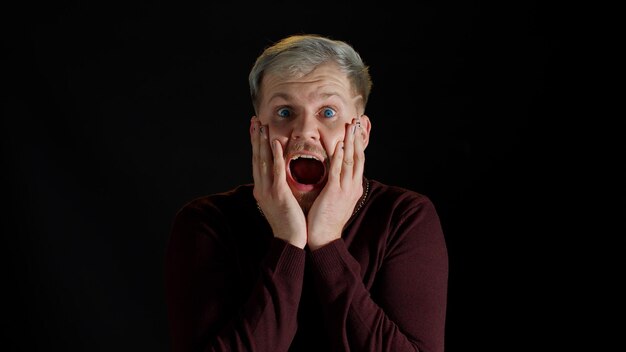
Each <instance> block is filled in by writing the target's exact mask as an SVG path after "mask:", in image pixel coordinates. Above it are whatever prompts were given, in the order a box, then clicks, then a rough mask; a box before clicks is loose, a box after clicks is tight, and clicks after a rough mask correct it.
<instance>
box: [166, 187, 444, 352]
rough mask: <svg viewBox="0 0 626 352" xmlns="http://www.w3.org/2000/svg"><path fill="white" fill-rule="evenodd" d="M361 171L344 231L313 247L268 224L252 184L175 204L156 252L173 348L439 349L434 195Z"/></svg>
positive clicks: (440, 278) (439, 264)
mask: <svg viewBox="0 0 626 352" xmlns="http://www.w3.org/2000/svg"><path fill="white" fill-rule="evenodd" d="M367 182H369V187H368V188H369V189H368V191H367V194H366V197H365V198H364V199H362V200H363V202H362V207H360V208H359V209H358V210H357V212H356V213H355V214H354V215H353V216H352V218H351V219H350V220H349V221H348V223H347V224H346V226H345V228H344V231H343V234H342V238H340V239H337V240H335V241H333V242H331V243H329V244H327V245H325V246H323V247H321V248H319V249H317V250H314V251H310V250H309V249H308V247H305V249H301V248H298V247H295V246H293V245H291V244H289V243H287V242H285V241H283V240H280V239H277V238H275V237H274V236H273V234H272V231H271V228H270V226H269V224H268V223H267V221H266V220H265V218H264V217H263V215H262V213H261V212H260V211H259V209H258V208H257V205H256V201H255V199H254V197H253V195H252V190H253V186H252V185H250V184H247V185H241V186H238V187H236V188H234V189H232V190H230V191H227V192H224V193H219V194H213V195H209V196H204V197H200V198H197V199H194V200H192V201H191V202H189V203H187V204H186V205H184V206H183V207H182V208H181V209H180V210H179V212H178V213H177V214H176V216H175V219H174V222H173V226H172V230H171V236H170V239H169V242H168V247H167V252H166V260H165V289H166V297H167V308H168V320H169V329H170V330H169V331H170V337H171V344H172V351H174V352H183V351H268V352H278V351H358V352H360V351H394V352H401V351H420V352H443V351H444V330H445V316H446V300H447V284H448V254H447V249H446V244H445V238H444V235H443V231H442V228H441V224H440V221H439V217H438V215H437V212H436V210H435V207H434V205H433V204H432V202H431V201H430V200H429V198H428V197H426V196H424V195H421V194H419V193H416V192H414V191H411V190H407V189H404V188H400V187H396V186H389V185H385V184H383V183H380V182H378V181H375V180H368V181H367Z"/></svg>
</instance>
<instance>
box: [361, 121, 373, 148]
mask: <svg viewBox="0 0 626 352" xmlns="http://www.w3.org/2000/svg"><path fill="white" fill-rule="evenodd" d="M359 121H361V137H362V138H363V149H365V148H367V145H368V144H369V141H370V131H371V130H372V122H371V121H370V118H369V117H368V116H367V115H361V117H360V118H359Z"/></svg>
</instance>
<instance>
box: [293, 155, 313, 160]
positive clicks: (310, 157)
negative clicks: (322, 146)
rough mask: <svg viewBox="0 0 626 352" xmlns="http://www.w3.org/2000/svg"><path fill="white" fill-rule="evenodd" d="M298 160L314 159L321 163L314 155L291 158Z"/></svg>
mask: <svg viewBox="0 0 626 352" xmlns="http://www.w3.org/2000/svg"><path fill="white" fill-rule="evenodd" d="M298 158H304V159H313V160H317V161H319V159H318V158H316V157H314V156H313V155H296V156H294V157H293V158H291V160H296V159H298Z"/></svg>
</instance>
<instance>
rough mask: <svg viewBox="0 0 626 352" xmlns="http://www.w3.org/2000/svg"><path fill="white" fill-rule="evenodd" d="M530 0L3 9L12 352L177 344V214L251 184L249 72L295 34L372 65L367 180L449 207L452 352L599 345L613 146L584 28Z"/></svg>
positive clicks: (616, 196) (607, 285)
mask: <svg viewBox="0 0 626 352" xmlns="http://www.w3.org/2000/svg"><path fill="white" fill-rule="evenodd" d="M542 4H543V2H537V3H534V2H521V3H519V2H518V3H511V2H506V1H503V2H494V3H486V2H481V1H475V2H465V1H461V2H449V1H444V2H416V3H414V4H412V5H411V7H408V5H406V4H405V5H398V4H395V3H393V2H388V1H385V2H380V1H375V2H372V3H371V4H369V5H366V4H360V3H356V2H355V3H349V2H347V3H344V2H334V3H319V2H316V3H301V4H295V3H292V2H287V1H278V2H273V3H269V2H266V3H261V2H256V3H253V4H244V3H236V2H228V3H227V4H215V3H213V2H208V1H207V2H205V3H200V2H194V3H187V2H171V3H167V2H149V1H145V2H126V3H123V4H113V3H111V2H103V3H101V4H97V3H95V2H90V3H87V2H84V3H81V2H68V3H59V2H50V3H46V4H35V3H30V4H23V5H21V6H19V7H14V8H8V9H6V10H5V11H4V13H3V15H2V17H3V20H4V21H3V23H4V25H5V26H4V30H3V32H4V33H3V41H4V43H3V47H4V48H5V50H6V49H8V50H6V51H5V54H4V55H3V61H4V64H3V66H4V67H3V70H4V71H5V75H4V79H3V83H4V84H3V85H4V86H5V93H3V112H2V114H3V115H2V125H1V133H2V168H3V170H4V171H2V184H3V189H4V190H3V200H4V202H3V203H4V205H5V210H4V212H3V220H2V232H3V235H2V237H3V239H4V241H3V242H5V243H4V245H3V249H4V251H3V252H4V255H3V261H4V263H3V264H4V268H6V269H7V274H6V275H5V276H4V279H3V280H2V281H4V289H3V290H4V291H5V293H8V295H5V298H4V299H3V302H4V306H5V308H4V310H5V314H4V317H5V319H3V320H4V322H5V327H4V328H3V330H4V331H5V333H8V335H9V337H8V338H7V339H5V342H4V343H3V345H4V347H6V348H3V350H6V351H40V350H42V351H43V350H49V349H52V350H64V351H126V350H128V351H131V350H133V351H136V350H141V351H167V350H168V343H169V338H168V335H167V329H166V324H167V323H166V315H165V306H164V292H163V282H162V265H163V257H164V251H165V245H166V241H167V236H168V232H169V226H170V224H171V221H172V219H173V216H174V214H175V212H176V211H177V210H178V209H179V208H180V207H181V206H182V205H183V204H184V203H185V202H187V201H189V200H191V199H192V198H195V197H198V196H201V195H205V194H208V193H213V192H218V191H223V190H226V189H229V188H232V187H234V186H235V185H237V184H239V183H244V182H251V180H252V177H251V171H250V147H249V136H248V127H249V118H250V116H251V115H252V107H251V104H250V101H249V93H248V85H247V75H248V71H249V69H250V68H251V66H252V64H253V62H254V59H255V58H256V56H257V55H258V54H259V53H260V52H261V50H262V49H263V48H264V47H265V46H267V45H269V44H271V43H272V42H273V41H276V40H278V39H280V38H282V37H283V36H285V35H288V34H293V33H305V32H310V33H319V34H325V35H329V36H331V37H334V38H336V39H342V40H345V41H347V42H349V43H351V44H352V45H353V46H354V47H355V48H356V49H357V50H358V51H359V52H360V53H361V55H362V57H363V59H364V60H365V62H366V63H367V64H368V65H370V67H371V73H372V76H373V81H374V87H373V91H372V95H371V98H370V105H369V106H368V109H367V114H368V115H369V116H370V119H371V121H372V124H373V128H372V134H371V142H370V145H369V147H368V149H367V151H366V155H367V163H366V176H367V177H369V178H373V179H377V180H379V181H382V182H384V183H389V184H397V185H401V186H404V187H407V188H411V189H414V190H417V191H419V192H421V193H424V194H426V195H428V196H429V197H430V198H431V199H432V200H433V201H434V202H435V205H436V206H437V208H438V210H439V212H440V216H441V219H442V224H443V226H444V230H445V233H446V239H447V242H448V248H449V254H450V265H451V271H450V286H449V288H450V291H449V307H448V327H447V339H446V341H447V352H457V351H466V350H467V349H468V348H470V349H471V350H476V351H515V350H520V351H521V350H546V351H553V350H559V349H560V348H563V347H564V346H566V345H568V346H575V347H581V348H582V346H585V345H586V344H588V343H589V344H593V345H595V346H596V347H597V346H598V345H599V344H602V343H605V342H606V341H608V340H609V339H610V337H612V336H613V335H614V334H613V332H615V331H616V330H614V329H616V325H615V324H613V323H611V324H608V325H609V326H612V327H613V328H609V327H608V326H607V320H606V319H605V318H604V315H605V314H606V313H608V314H616V315H617V313H616V308H617V305H611V304H606V303H607V302H609V301H610V298H613V297H614V294H613V293H611V292H613V291H611V289H614V287H612V286H613V283H615V282H616V281H619V280H614V276H612V272H613V270H614V268H615V267H616V266H617V263H618V262H619V263H622V262H623V260H622V257H623V255H617V254H616V252H615V250H619V251H620V252H623V249H624V248H623V235H624V233H626V231H624V198H623V190H624V187H623V186H624V182H623V181H624V176H623V173H622V172H621V171H619V170H621V166H622V164H623V161H624V158H623V156H624V155H623V152H622V151H621V150H620V149H617V148H616V147H617V145H618V144H619V143H616V142H618V141H621V139H620V138H621V137H620V135H621V134H623V130H621V132H620V130H619V129H616V128H614V127H612V126H609V125H605V124H604V123H603V122H599V121H600V120H598V117H597V116H591V115H588V114H587V112H588V110H586V109H587V108H588V107H589V105H592V104H590V103H589V98H588V96H586V95H584V94H580V92H581V88H583V85H582V84H581V82H583V81H585V80H586V79H587V78H588V77H589V75H590V74H589V72H588V71H587V70H585V69H584V67H585V65H584V64H582V65H581V63H582V60H581V55H580V54H581V53H583V52H584V49H582V48H581V46H580V45H581V43H584V42H585V31H584V30H583V31H581V30H580V27H576V26H580V25H581V23H582V25H583V26H584V21H579V20H576V21H573V20H571V17H570V16H569V15H570V13H569V12H568V11H567V9H566V8H562V7H560V6H556V5H551V6H547V5H542ZM583 19H584V18H583ZM572 43H575V45H572ZM586 88H590V87H588V86H587V87H586ZM591 89H593V87H591ZM581 117H582V120H581V119H580V118H581ZM581 121H582V122H581ZM615 132H618V133H617V134H615ZM616 151H618V153H617V157H619V159H615V156H614V155H615V152H616ZM607 200H608V201H607ZM615 204H618V205H617V206H615ZM615 239H619V241H617V245H616V244H615V243H614V242H615ZM605 279H608V280H605ZM615 296H616V295H615ZM591 336H594V337H593V338H591ZM575 350H577V349H575ZM581 350H582V349H581ZM596 350H599V349H596Z"/></svg>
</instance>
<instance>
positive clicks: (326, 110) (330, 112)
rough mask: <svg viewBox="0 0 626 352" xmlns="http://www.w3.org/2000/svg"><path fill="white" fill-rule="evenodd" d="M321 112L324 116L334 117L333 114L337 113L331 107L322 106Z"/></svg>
mask: <svg viewBox="0 0 626 352" xmlns="http://www.w3.org/2000/svg"><path fill="white" fill-rule="evenodd" d="M322 113H323V114H324V117H326V118H331V117H335V115H337V112H336V111H335V110H333V109H331V108H324V110H322Z"/></svg>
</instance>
